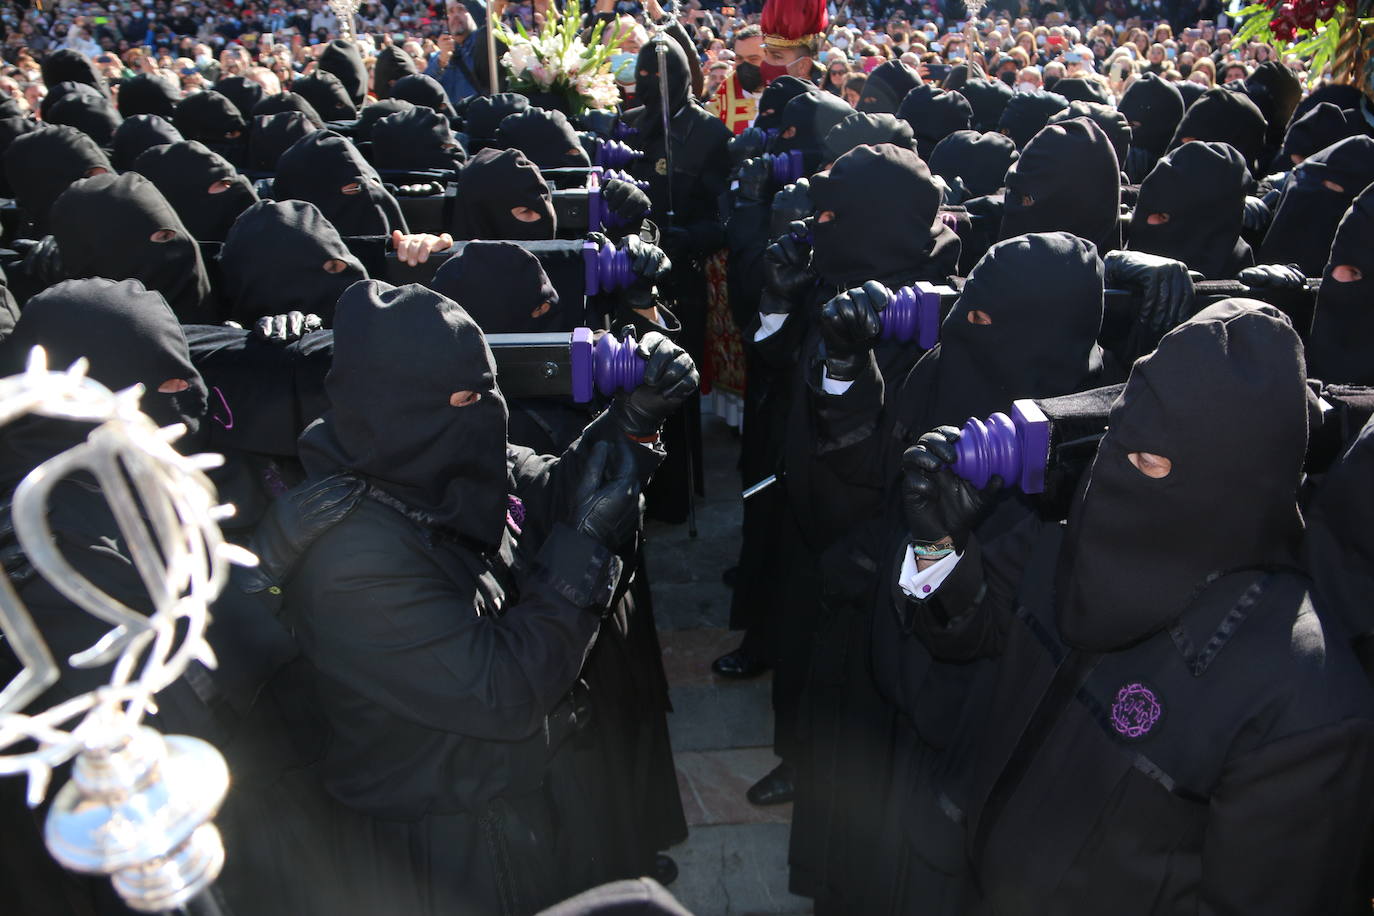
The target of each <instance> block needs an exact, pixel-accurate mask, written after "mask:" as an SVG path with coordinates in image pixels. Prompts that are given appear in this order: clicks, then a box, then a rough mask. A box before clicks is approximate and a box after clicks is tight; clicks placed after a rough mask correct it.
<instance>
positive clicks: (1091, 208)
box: [1000, 118, 1121, 252]
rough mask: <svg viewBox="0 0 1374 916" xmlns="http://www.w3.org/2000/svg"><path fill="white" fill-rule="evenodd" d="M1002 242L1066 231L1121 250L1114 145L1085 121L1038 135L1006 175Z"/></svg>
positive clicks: (1057, 126)
mask: <svg viewBox="0 0 1374 916" xmlns="http://www.w3.org/2000/svg"><path fill="white" fill-rule="evenodd" d="M1006 187H1007V193H1006V203H1005V207H1004V209H1003V212H1002V231H1001V235H1000V237H1001V238H1004V239H1005V238H1011V237H1012V236H1014V235H1022V234H1024V233H1027V232H1050V231H1053V230H1063V231H1065V232H1072V233H1073V234H1074V235H1076V236H1078V237H1079V238H1081V239H1083V240H1084V241H1087V242H1092V243H1093V244H1094V245H1096V246H1097V250H1098V251H1102V252H1105V251H1110V250H1112V249H1113V248H1120V247H1121V233H1120V231H1119V230H1118V229H1117V223H1118V221H1119V218H1120V217H1119V211H1120V204H1121V170H1120V168H1119V167H1118V166H1117V162H1116V153H1114V152H1113V151H1112V144H1111V141H1109V140H1108V139H1107V135H1106V134H1104V133H1103V132H1102V130H1101V129H1100V128H1099V127H1098V126H1097V125H1096V124H1094V123H1093V122H1091V121H1089V120H1088V119H1086V118H1079V119H1076V120H1072V121H1065V122H1063V123H1061V124H1053V125H1050V126H1048V127H1046V128H1045V129H1044V130H1042V131H1040V133H1038V134H1036V135H1035V139H1033V140H1031V142H1030V143H1028V144H1027V145H1026V148H1025V149H1024V150H1022V151H1021V158H1020V159H1018V160H1017V162H1016V164H1015V165H1013V166H1012V167H1011V168H1010V169H1009V170H1008V171H1007V177H1006Z"/></svg>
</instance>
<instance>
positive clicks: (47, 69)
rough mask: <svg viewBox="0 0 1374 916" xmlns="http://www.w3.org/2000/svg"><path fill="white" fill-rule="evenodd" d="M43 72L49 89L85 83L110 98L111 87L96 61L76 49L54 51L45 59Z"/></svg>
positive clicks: (45, 83)
mask: <svg viewBox="0 0 1374 916" xmlns="http://www.w3.org/2000/svg"><path fill="white" fill-rule="evenodd" d="M42 70H43V85H45V86H47V87H48V88H49V89H51V88H52V87H53V86H56V85H57V84H58V83H68V82H71V83H85V84H86V85H87V86H91V87H94V88H95V89H96V90H98V91H99V92H100V94H101V95H103V96H104V97H105V98H107V99H108V98H109V97H110V87H109V86H108V85H107V84H106V82H105V77H103V76H101V75H100V71H99V70H97V69H96V68H95V61H93V60H91V58H89V57H87V56H86V55H85V54H82V53H81V52H80V51H77V50H76V49H74V48H62V49H60V50H57V51H53V52H52V53H51V54H49V55H48V56H47V57H45V58H44V59H43V65H42Z"/></svg>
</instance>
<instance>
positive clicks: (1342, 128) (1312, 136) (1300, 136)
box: [1273, 102, 1355, 171]
mask: <svg viewBox="0 0 1374 916" xmlns="http://www.w3.org/2000/svg"><path fill="white" fill-rule="evenodd" d="M1353 133H1355V131H1354V129H1353V128H1352V127H1351V125H1350V122H1349V121H1347V120H1346V119H1345V112H1344V111H1342V110H1341V109H1340V108H1338V107H1336V106H1335V105H1332V104H1331V103H1330V102H1319V103H1318V104H1316V105H1314V106H1312V108H1310V109H1308V111H1307V113H1306V114H1304V115H1303V116H1302V117H1300V118H1298V119H1297V120H1296V121H1294V122H1293V123H1292V124H1289V125H1288V132H1287V133H1286V134H1284V135H1283V148H1282V149H1280V150H1279V155H1278V158H1277V159H1275V160H1274V165H1273V168H1275V169H1276V170H1278V171H1287V170H1288V169H1290V168H1292V167H1293V166H1295V165H1297V163H1298V162H1301V161H1302V160H1303V159H1306V158H1307V157H1308V156H1310V155H1312V154H1313V153H1315V152H1317V151H1318V150H1323V149H1326V148H1327V147H1328V146H1330V145H1331V144H1333V143H1335V142H1336V141H1337V140H1344V139H1345V138H1346V137H1349V136H1351V135H1352V134H1353ZM1295 156H1296V157H1297V162H1295V161H1294V160H1293V157H1295Z"/></svg>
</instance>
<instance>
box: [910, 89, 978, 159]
mask: <svg viewBox="0 0 1374 916" xmlns="http://www.w3.org/2000/svg"><path fill="white" fill-rule="evenodd" d="M897 117H899V118H901V119H902V120H904V121H906V122H907V123H908V124H910V125H911V130H912V132H913V133H915V134H916V152H918V153H920V154H921V158H922V159H929V158H930V154H931V153H932V152H934V151H935V146H936V144H938V143H939V142H940V141H941V140H943V139H945V137H948V136H949V135H950V134H952V133H954V132H955V131H956V130H968V129H969V127H970V126H971V125H972V124H973V108H972V106H970V105H969V103H968V99H966V98H964V97H963V96H962V95H960V94H959V93H958V92H953V91H951V92H946V91H945V90H943V89H937V90H935V91H934V92H923V91H912V92H909V93H907V96H906V98H904V99H902V104H901V106H899V107H898V109H897Z"/></svg>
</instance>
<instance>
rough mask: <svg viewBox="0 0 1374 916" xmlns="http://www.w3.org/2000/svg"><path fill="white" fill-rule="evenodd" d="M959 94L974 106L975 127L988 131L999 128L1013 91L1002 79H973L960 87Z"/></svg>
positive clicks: (978, 129) (975, 128)
mask: <svg viewBox="0 0 1374 916" xmlns="http://www.w3.org/2000/svg"><path fill="white" fill-rule="evenodd" d="M959 94H960V95H962V96H963V97H964V98H966V99H968V103H969V105H970V106H972V108H973V129H974V130H977V131H983V132H986V131H995V130H997V124H998V122H1000V121H1001V120H1002V112H1003V111H1005V110H1006V108H1007V103H1008V102H1010V101H1011V97H1012V95H1013V92H1012V88H1011V87H1010V86H1008V85H1007V84H1006V83H1004V82H1002V81H1001V80H1000V79H973V80H969V81H968V82H966V83H964V85H962V86H960V87H959Z"/></svg>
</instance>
